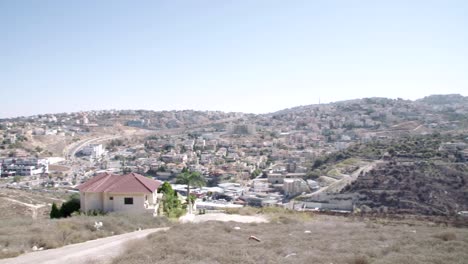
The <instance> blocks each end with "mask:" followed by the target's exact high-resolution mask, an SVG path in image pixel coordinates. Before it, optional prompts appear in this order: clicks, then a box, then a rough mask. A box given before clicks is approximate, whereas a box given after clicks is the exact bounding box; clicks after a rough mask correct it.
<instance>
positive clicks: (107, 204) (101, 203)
mask: <svg viewBox="0 0 468 264" xmlns="http://www.w3.org/2000/svg"><path fill="white" fill-rule="evenodd" d="M111 197H112V200H111V199H110V198H111ZM124 198H133V204H125V202H124ZM146 198H147V200H148V205H150V206H153V205H154V204H155V203H156V202H157V193H154V194H150V193H148V194H143V193H90V192H86V193H81V210H82V211H84V212H87V211H89V210H103V211H106V212H112V211H115V212H118V211H124V212H128V211H132V212H145V211H146V208H145V200H146Z"/></svg>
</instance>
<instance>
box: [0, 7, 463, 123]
mask: <svg viewBox="0 0 468 264" xmlns="http://www.w3.org/2000/svg"><path fill="white" fill-rule="evenodd" d="M0 36H1V37H0V98H1V103H0V117H11V116H18V115H32V114H39V113H53V112H67V111H79V110H92V109H154V110H173V109H196V110H223V111H242V112H254V113H265V112H271V111H275V110H280V109H283V108H286V107H292V106H298V105H306V104H313V103H318V101H319V98H320V99H321V101H322V102H330V101H337V100H343V99H353V98H360V97H373V96H381V97H391V98H397V97H402V98H407V99H416V98H420V97H423V96H426V95H429V94H442V93H460V94H463V95H465V96H466V95H468V1H466V0H460V1H449V0H440V1H430V0H423V1H417V0H403V1H398V0H387V1H383V0H382V1H380V0H372V1H358V0H356V1H352V0H343V1H332V0H324V1H314V0H304V1H294V0H291V1H289V0H288V1H285V0H282V1H274V0H265V1H255V0H245V1H242V0H235V1H234V0H232V1H227V0H226V1H224V0H212V1H204V0H200V1H192V0H187V1H177V0H168V1H156V0H153V1H116V0H112V1H103V0H100V1H95V0H92V1H83V0H80V1H44V0H42V1H36V0H34V1H26V0H4V1H0Z"/></svg>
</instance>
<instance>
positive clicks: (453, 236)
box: [434, 232, 457, 241]
mask: <svg viewBox="0 0 468 264" xmlns="http://www.w3.org/2000/svg"><path fill="white" fill-rule="evenodd" d="M434 237H435V238H438V239H440V240H443V241H451V240H455V239H457V235H456V234H455V233H453V232H443V233H439V234H436V235H434Z"/></svg>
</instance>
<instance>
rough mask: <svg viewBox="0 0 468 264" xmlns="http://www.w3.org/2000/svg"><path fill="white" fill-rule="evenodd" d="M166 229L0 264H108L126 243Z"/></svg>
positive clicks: (119, 237)
mask: <svg viewBox="0 0 468 264" xmlns="http://www.w3.org/2000/svg"><path fill="white" fill-rule="evenodd" d="M168 229H169V227H165V228H152V229H145V230H141V231H135V232H131V233H126V234H122V235H117V236H111V237H105V238H100V239H96V240H90V241H86V242H83V243H78V244H73V245H68V246H65V247H61V248H55V249H49V250H44V251H36V252H31V253H26V254H24V255H20V256H19V257H16V258H9V259H0V264H30V263H34V264H63V263H66V264H86V263H99V264H103V263H110V262H111V261H112V258H114V257H117V256H119V255H120V254H122V253H123V252H124V251H125V244H126V243H127V242H129V241H131V240H135V239H139V238H143V237H146V236H148V235H149V234H151V233H155V232H161V231H166V230H168Z"/></svg>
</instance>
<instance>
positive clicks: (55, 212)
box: [50, 203, 62, 218]
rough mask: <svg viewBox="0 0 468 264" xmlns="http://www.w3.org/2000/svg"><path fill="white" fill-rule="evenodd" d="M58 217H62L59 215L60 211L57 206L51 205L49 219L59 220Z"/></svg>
mask: <svg viewBox="0 0 468 264" xmlns="http://www.w3.org/2000/svg"><path fill="white" fill-rule="evenodd" d="M60 217H62V214H61V213H60V210H59V209H58V207H57V205H56V204H55V203H53V204H52V210H51V211H50V218H60Z"/></svg>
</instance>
